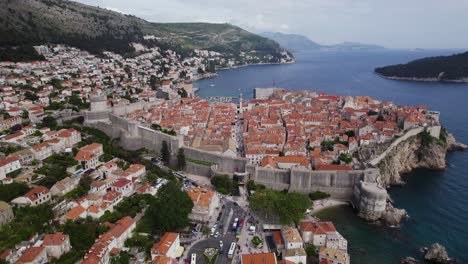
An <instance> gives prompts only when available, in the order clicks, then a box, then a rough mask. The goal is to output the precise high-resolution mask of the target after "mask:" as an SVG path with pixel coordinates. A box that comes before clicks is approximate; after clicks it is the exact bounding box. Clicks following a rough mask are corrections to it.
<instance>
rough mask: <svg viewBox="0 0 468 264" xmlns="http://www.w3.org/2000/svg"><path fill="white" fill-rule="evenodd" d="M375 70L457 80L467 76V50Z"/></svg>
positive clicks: (382, 72)
mask: <svg viewBox="0 0 468 264" xmlns="http://www.w3.org/2000/svg"><path fill="white" fill-rule="evenodd" d="M375 72H376V73H378V74H381V75H383V76H386V77H399V78H435V79H439V80H440V81H450V80H459V79H462V78H467V77H468V52H465V53H460V54H454V55H451V56H438V57H429V58H423V59H419V60H414V61H411V62H409V63H406V64H398V65H391V66H386V67H381V68H376V69H375Z"/></svg>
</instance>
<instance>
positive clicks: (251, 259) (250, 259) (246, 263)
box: [241, 253, 278, 264]
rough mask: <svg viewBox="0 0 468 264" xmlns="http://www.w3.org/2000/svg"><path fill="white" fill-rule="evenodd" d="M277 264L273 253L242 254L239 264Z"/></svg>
mask: <svg viewBox="0 0 468 264" xmlns="http://www.w3.org/2000/svg"><path fill="white" fill-rule="evenodd" d="M267 263H268V264H277V263H278V262H277V260H276V255H275V253H255V254H244V255H242V257H241V264H267Z"/></svg>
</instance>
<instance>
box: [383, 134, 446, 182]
mask: <svg viewBox="0 0 468 264" xmlns="http://www.w3.org/2000/svg"><path fill="white" fill-rule="evenodd" d="M446 154H447V147H446V146H444V145H441V144H437V142H432V143H430V144H429V145H427V146H422V144H421V139H420V138H419V137H418V136H414V137H411V138H409V139H408V140H406V141H404V142H401V143H400V144H398V146H397V147H395V148H394V149H393V150H392V151H391V152H390V153H389V154H388V155H387V156H386V157H385V158H384V159H383V160H382V161H381V162H380V163H379V165H378V166H379V169H380V173H381V180H382V184H383V185H385V186H389V185H397V184H403V181H402V179H401V176H400V175H401V174H403V173H408V172H410V171H412V170H413V169H416V168H429V169H444V168H445V167H446V162H445V156H446Z"/></svg>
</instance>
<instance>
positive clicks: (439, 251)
mask: <svg viewBox="0 0 468 264" xmlns="http://www.w3.org/2000/svg"><path fill="white" fill-rule="evenodd" d="M424 259H425V260H426V261H427V262H429V263H433V264H450V263H456V261H454V260H452V259H450V258H449V256H448V254H447V250H446V249H445V247H444V246H442V245H441V244H439V243H435V244H432V245H431V246H430V247H429V248H428V249H427V250H426V252H425V253H424Z"/></svg>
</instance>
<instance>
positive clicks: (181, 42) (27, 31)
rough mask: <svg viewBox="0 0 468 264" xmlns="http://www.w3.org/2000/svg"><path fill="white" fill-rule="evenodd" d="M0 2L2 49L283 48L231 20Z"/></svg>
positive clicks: (35, 0)
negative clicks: (159, 18) (155, 17)
mask: <svg viewBox="0 0 468 264" xmlns="http://www.w3.org/2000/svg"><path fill="white" fill-rule="evenodd" d="M0 5H1V8H0V47H3V49H4V51H5V49H6V48H5V47H10V49H12V48H11V47H12V46H15V47H17V46H20V45H23V46H28V47H30V46H32V45H39V44H47V43H51V44H54V43H57V44H59V43H60V44H67V45H70V46H75V47H78V48H81V49H84V50H87V51H89V52H92V53H100V52H102V51H103V50H108V51H113V52H116V53H119V54H127V53H130V52H132V51H133V48H132V46H131V45H129V44H130V43H132V42H138V43H144V44H146V45H148V46H149V45H154V46H158V47H162V48H171V49H175V50H176V51H178V52H179V53H184V51H187V50H193V49H209V50H212V51H217V52H221V53H224V54H231V55H233V56H237V55H238V54H240V53H241V52H243V51H244V52H248V51H251V50H255V51H256V52H257V53H265V54H270V55H272V56H274V57H276V56H281V55H280V53H281V52H282V51H283V49H282V48H281V47H280V45H279V44H278V43H276V42H275V41H273V40H270V39H268V38H264V37H261V36H259V35H256V34H253V33H250V32H248V31H245V30H243V29H241V28H239V27H237V26H234V25H230V24H211V23H152V22H149V21H146V20H143V19H141V18H138V17H135V16H132V15H125V14H121V13H118V12H114V11H111V10H108V9H104V8H99V7H95V6H89V5H85V4H81V3H77V2H73V1H67V0H0ZM12 50H13V49H12ZM24 50H30V49H27V48H25V49H24ZM0 51H1V50H0Z"/></svg>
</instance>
